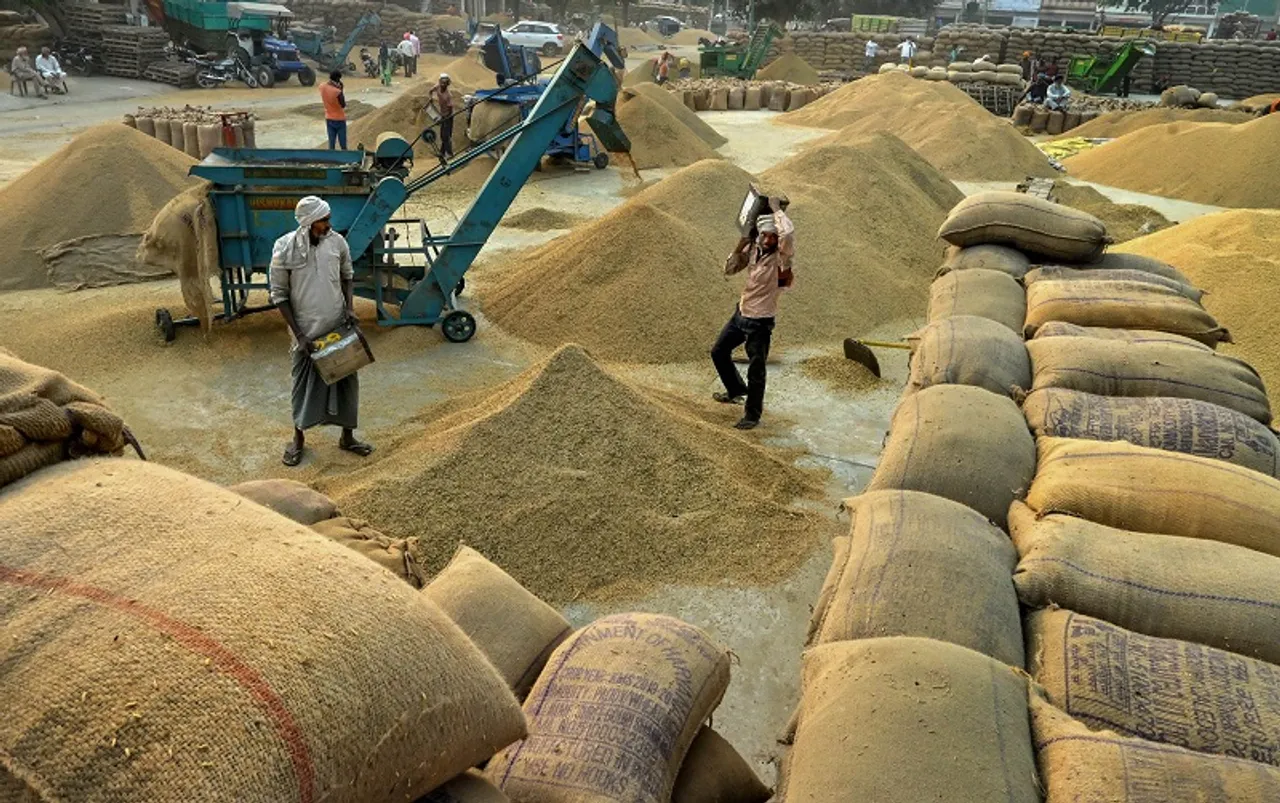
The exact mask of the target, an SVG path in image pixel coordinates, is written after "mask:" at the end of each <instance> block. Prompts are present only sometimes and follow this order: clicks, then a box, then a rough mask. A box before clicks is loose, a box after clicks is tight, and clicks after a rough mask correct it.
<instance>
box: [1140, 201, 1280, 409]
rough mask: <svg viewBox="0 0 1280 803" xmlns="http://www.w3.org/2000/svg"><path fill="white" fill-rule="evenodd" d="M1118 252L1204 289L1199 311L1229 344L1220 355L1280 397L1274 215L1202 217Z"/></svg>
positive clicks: (1278, 253)
mask: <svg viewBox="0 0 1280 803" xmlns="http://www.w3.org/2000/svg"><path fill="white" fill-rule="evenodd" d="M1116 250H1117V251H1122V252H1124V253H1129V254H1142V255H1143V256H1149V257H1154V258H1156V259H1160V260H1164V261H1165V262H1168V263H1169V264H1171V265H1174V266H1176V267H1177V268H1178V269H1179V270H1181V271H1182V272H1183V273H1185V274H1186V275H1187V278H1188V279H1190V280H1191V281H1192V283H1193V284H1195V285H1196V286H1197V287H1202V288H1204V290H1205V296H1204V306H1205V308H1206V309H1207V310H1209V312H1210V313H1212V314H1213V316H1214V317H1216V318H1217V319H1218V320H1220V321H1222V323H1223V325H1224V326H1229V327H1230V328H1231V336H1232V338H1233V339H1234V341H1235V342H1234V343H1230V344H1225V343H1224V344H1223V345H1221V346H1220V347H1219V349H1218V350H1219V351H1221V352H1223V353H1225V354H1231V355H1234V356H1237V357H1240V358H1241V359H1243V360H1245V361H1246V362H1248V363H1249V364H1250V365H1252V366H1253V367H1254V368H1255V369H1257V371H1258V373H1259V374H1260V375H1261V376H1262V381H1263V383H1264V384H1265V385H1266V386H1267V388H1268V389H1270V390H1271V392H1272V393H1274V392H1276V391H1277V390H1280V348H1277V344H1278V343H1280V316H1277V315H1276V312H1275V311H1276V308H1277V307H1280V212H1277V211H1275V210H1260V209H1242V210H1233V211H1230V212H1219V213H1218V214H1216V215H1205V216H1204V217H1198V218H1195V219H1194V220H1189V221H1187V222H1186V223H1180V224H1178V225H1177V226H1174V227H1173V228H1170V229H1165V230H1164V231H1161V232H1157V233H1155V234H1151V235H1149V236H1146V237H1141V238H1139V239H1137V240H1132V241H1130V242H1128V243H1125V244H1124V245H1123V246H1121V247H1120V248H1118V249H1116Z"/></svg>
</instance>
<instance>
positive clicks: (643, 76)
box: [622, 58, 658, 87]
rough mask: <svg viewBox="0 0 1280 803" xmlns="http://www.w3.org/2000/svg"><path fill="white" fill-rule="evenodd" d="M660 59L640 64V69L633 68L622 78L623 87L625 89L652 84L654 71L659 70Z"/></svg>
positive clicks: (652, 59) (646, 60)
mask: <svg viewBox="0 0 1280 803" xmlns="http://www.w3.org/2000/svg"><path fill="white" fill-rule="evenodd" d="M657 65H658V59H657V58H649V59H645V60H644V61H642V62H640V65H639V66H638V67H632V68H631V69H630V70H628V71H627V74H626V75H624V76H622V85H623V86H625V87H633V86H639V85H641V84H652V83H653V82H654V81H653V71H654V70H655V69H656V68H657Z"/></svg>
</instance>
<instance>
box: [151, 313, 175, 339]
mask: <svg viewBox="0 0 1280 803" xmlns="http://www.w3.org/2000/svg"><path fill="white" fill-rule="evenodd" d="M156 326H157V327H158V328H159V329H160V332H161V334H163V335H164V342H166V343H172V342H173V341H174V339H175V338H177V336H178V330H177V328H176V327H174V325H173V314H172V313H170V312H169V310H167V309H158V310H156Z"/></svg>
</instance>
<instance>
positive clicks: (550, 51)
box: [542, 42, 560, 56]
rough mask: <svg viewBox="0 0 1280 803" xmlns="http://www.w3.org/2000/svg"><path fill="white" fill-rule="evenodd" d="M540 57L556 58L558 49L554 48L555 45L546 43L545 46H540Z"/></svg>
mask: <svg viewBox="0 0 1280 803" xmlns="http://www.w3.org/2000/svg"><path fill="white" fill-rule="evenodd" d="M542 55H544V56H558V55H560V48H558V47H556V46H555V45H553V44H551V43H550V42H547V43H546V44H545V45H543V46H542Z"/></svg>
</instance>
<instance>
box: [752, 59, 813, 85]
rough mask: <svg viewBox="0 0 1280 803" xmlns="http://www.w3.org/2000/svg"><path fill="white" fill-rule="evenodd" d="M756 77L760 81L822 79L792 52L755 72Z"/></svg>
mask: <svg viewBox="0 0 1280 803" xmlns="http://www.w3.org/2000/svg"><path fill="white" fill-rule="evenodd" d="M756 78H758V79H760V80H761V81H788V82H790V83H793V84H816V83H818V82H819V81H821V80H822V79H821V78H820V77H819V76H818V71H817V70H815V69H813V67H810V66H809V64H808V62H806V61H805V60H804V59H802V58H800V57H799V56H797V55H796V54H794V53H787V54H786V55H784V56H783V57H782V58H780V59H778V60H777V61H775V62H773V63H772V64H770V65H769V66H768V67H765V68H764V69H763V70H761V71H760V72H758V73H756Z"/></svg>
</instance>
